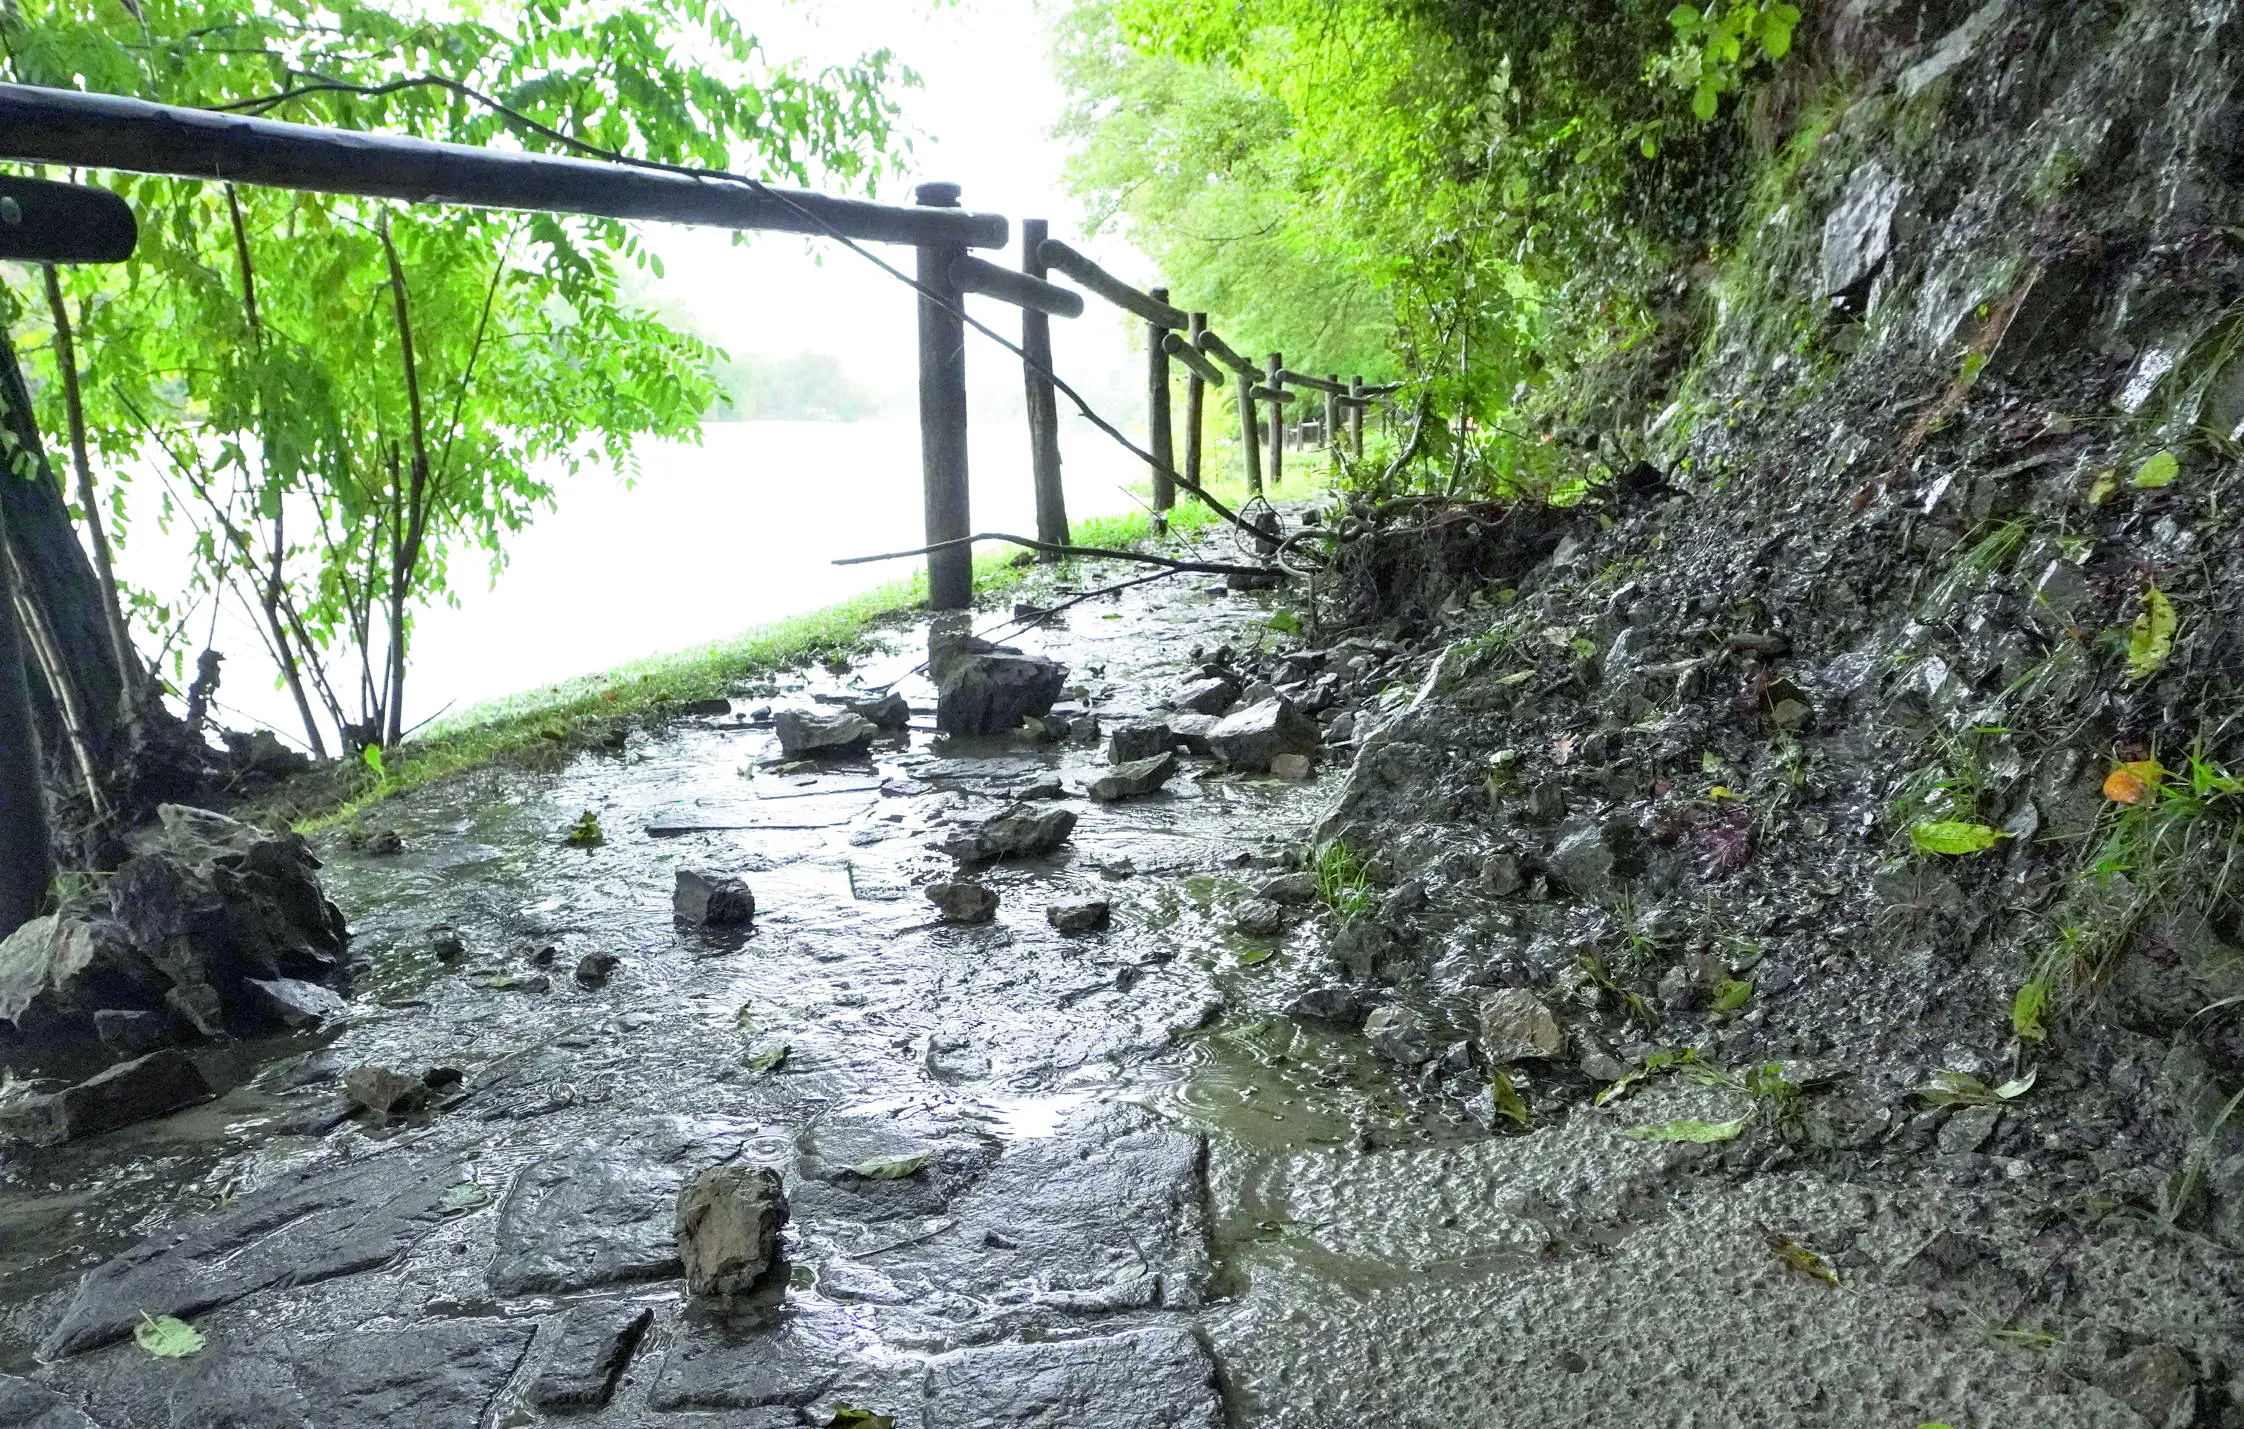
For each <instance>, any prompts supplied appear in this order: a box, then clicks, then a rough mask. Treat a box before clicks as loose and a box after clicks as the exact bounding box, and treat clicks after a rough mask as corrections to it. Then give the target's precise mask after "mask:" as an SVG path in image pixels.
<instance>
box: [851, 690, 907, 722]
mask: <svg viewBox="0 0 2244 1429" xmlns="http://www.w3.org/2000/svg"><path fill="white" fill-rule="evenodd" d="M843 708H845V709H847V710H848V711H849V712H850V713H851V714H853V715H856V716H858V717H859V718H860V719H865V720H870V721H871V722H872V723H873V724H874V725H876V726H878V727H879V728H881V729H884V730H889V731H895V730H899V729H905V728H908V727H909V726H910V724H911V722H912V707H911V705H910V704H908V703H907V702H906V701H905V699H904V697H903V696H902V695H898V694H886V695H882V696H881V697H880V698H879V699H876V700H853V701H851V702H850V703H849V704H847V705H845V706H843Z"/></svg>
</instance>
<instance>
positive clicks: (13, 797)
mask: <svg viewBox="0 0 2244 1429" xmlns="http://www.w3.org/2000/svg"><path fill="white" fill-rule="evenodd" d="M15 480H18V478H17V477H16V475H15V474H14V473H13V472H9V471H0V481H15ZM26 658H27V652H26V651H25V649H24V639H23V634H22V631H21V629H20V627H19V626H18V625H17V623H16V590H15V578H14V576H13V575H12V574H11V572H10V570H9V562H8V560H7V559H6V553H5V552H0V938H5V937H7V936H8V935H9V934H10V933H13V932H14V931H15V930H16V929H18V928H20V927H22V926H23V925H24V924H25V923H28V922H30V921H31V920H32V919H33V918H36V917H38V916H39V908H40V905H41V904H42V903H44V902H45V901H46V897H47V884H48V882H49V881H50V880H51V879H52V878H53V877H54V855H53V851H52V849H51V847H50V846H49V844H48V840H47V806H46V799H45V796H44V794H43V792H42V790H41V788H40V782H39V762H40V761H39V737H38V734H37V731H36V726H35V725H34V724H33V722H32V716H31V688H30V684H29V682H28V681H27V679H26V678H25V675H24V660H25V659H26Z"/></svg>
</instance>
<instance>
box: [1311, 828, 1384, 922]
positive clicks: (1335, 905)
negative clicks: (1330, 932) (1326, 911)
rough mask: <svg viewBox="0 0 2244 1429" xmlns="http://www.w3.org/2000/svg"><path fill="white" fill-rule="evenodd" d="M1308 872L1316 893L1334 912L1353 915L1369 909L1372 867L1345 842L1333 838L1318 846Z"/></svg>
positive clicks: (1349, 916) (1367, 911) (1346, 916)
mask: <svg viewBox="0 0 2244 1429" xmlns="http://www.w3.org/2000/svg"><path fill="white" fill-rule="evenodd" d="M1311 872H1312V873H1314V874H1315V875H1316V879H1317V897H1318V898H1319V899H1320V900H1321V901H1322V902H1323V903H1324V905H1325V906H1326V907H1327V908H1330V909H1331V910H1332V911H1333V912H1335V913H1338V914H1340V915H1341V916H1342V917H1344V918H1353V917H1356V916H1357V915H1359V914H1363V913H1369V912H1370V911H1371V908H1372V902H1373V899H1372V892H1371V870H1370V868H1369V867H1368V866H1367V865H1366V864H1365V863H1364V861H1363V859H1362V858H1360V857H1359V856H1357V854H1356V851H1355V850H1354V849H1351V848H1349V847H1348V845H1346V844H1344V843H1342V842H1340V840H1338V839H1334V840H1333V841H1332V842H1331V843H1328V844H1326V845H1324V846H1323V847H1322V848H1319V849H1318V850H1317V857H1316V862H1315V863H1314V864H1312V865H1311Z"/></svg>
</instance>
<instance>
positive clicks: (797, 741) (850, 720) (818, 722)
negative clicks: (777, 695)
mask: <svg viewBox="0 0 2244 1429" xmlns="http://www.w3.org/2000/svg"><path fill="white" fill-rule="evenodd" d="M772 723H773V725H774V727H775V728H776V729H777V730H778V731H779V748H780V750H781V751H782V752H784V753H785V754H786V755H787V757H788V758H790V759H800V758H802V757H803V756H804V755H816V754H839V753H841V752H842V751H844V750H848V749H854V748H856V747H857V746H858V745H861V744H863V743H864V742H865V741H866V740H868V739H871V738H872V737H873V736H874V735H876V734H878V733H880V727H879V726H878V725H875V724H874V723H873V722H872V721H871V720H869V719H867V718H865V717H864V716H863V715H861V714H858V713H857V712H856V711H854V710H781V711H780V712H779V714H778V716H777V718H776V719H774V720H773V722H772Z"/></svg>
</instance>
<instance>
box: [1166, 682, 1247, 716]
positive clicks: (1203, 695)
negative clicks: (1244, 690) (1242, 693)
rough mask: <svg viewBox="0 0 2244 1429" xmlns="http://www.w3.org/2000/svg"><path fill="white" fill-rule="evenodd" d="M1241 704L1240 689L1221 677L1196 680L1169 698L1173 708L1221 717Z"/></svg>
mask: <svg viewBox="0 0 2244 1429" xmlns="http://www.w3.org/2000/svg"><path fill="white" fill-rule="evenodd" d="M1238 702H1239V687H1238V686H1237V685H1236V684H1233V683H1232V682H1231V681H1229V680H1226V679H1223V678H1222V677H1220V676H1212V677H1210V678H1208V679H1205V680H1194V681H1193V682H1192V683H1191V684H1189V685H1186V686H1185V687H1184V688H1182V689H1180V690H1178V691H1177V692H1176V693H1175V694H1174V695H1171V696H1170V697H1169V703H1170V705H1171V706H1172V707H1174V708H1176V709H1180V710H1186V711H1189V712H1191V713H1193V714H1204V715H1220V714H1222V713H1223V712H1224V711H1225V710H1228V709H1230V708H1231V707H1232V706H1233V705H1235V704H1237V703H1238Z"/></svg>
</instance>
